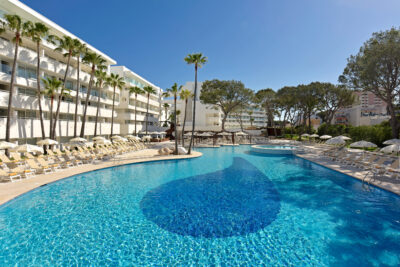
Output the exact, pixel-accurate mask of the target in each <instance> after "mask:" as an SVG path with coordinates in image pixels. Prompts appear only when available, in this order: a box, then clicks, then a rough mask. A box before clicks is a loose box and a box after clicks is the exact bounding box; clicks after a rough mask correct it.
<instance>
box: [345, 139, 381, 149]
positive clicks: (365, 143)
mask: <svg viewBox="0 0 400 267" xmlns="http://www.w3.org/2000/svg"><path fill="white" fill-rule="evenodd" d="M350 147H356V148H370V147H377V145H375V144H374V143H371V142H368V141H364V140H361V141H358V142H355V143H352V144H350Z"/></svg>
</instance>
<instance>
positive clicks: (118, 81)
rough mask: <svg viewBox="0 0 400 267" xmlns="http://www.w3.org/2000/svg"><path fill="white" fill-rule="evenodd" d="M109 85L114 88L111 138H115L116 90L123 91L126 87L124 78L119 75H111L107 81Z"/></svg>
mask: <svg viewBox="0 0 400 267" xmlns="http://www.w3.org/2000/svg"><path fill="white" fill-rule="evenodd" d="M107 84H108V85H110V86H111V87H113V104H112V116H111V136H113V133H114V132H113V130H114V108H115V90H116V89H117V88H118V89H120V90H122V89H123V88H124V86H125V82H124V77H120V76H119V75H118V74H114V73H111V74H110V76H109V77H108V79H107Z"/></svg>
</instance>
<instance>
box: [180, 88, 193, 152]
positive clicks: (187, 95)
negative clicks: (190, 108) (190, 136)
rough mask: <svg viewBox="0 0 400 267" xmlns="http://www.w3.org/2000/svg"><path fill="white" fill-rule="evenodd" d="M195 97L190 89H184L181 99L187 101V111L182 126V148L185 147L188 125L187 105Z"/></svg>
mask: <svg viewBox="0 0 400 267" xmlns="http://www.w3.org/2000/svg"><path fill="white" fill-rule="evenodd" d="M192 97H193V94H192V92H190V91H189V90H188V89H182V90H181V92H180V94H179V98H180V99H181V100H183V101H185V111H184V115H183V124H182V146H183V147H185V124H186V115H187V105H188V101H189V99H190V98H192Z"/></svg>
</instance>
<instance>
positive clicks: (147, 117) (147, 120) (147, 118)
mask: <svg viewBox="0 0 400 267" xmlns="http://www.w3.org/2000/svg"><path fill="white" fill-rule="evenodd" d="M149 102H150V93H147V110H146V135H147V124H148V122H149Z"/></svg>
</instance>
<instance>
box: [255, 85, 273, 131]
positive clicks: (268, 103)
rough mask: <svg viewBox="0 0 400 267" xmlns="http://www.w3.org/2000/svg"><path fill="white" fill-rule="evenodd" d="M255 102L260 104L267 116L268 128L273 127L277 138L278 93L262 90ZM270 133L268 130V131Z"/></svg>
mask: <svg viewBox="0 0 400 267" xmlns="http://www.w3.org/2000/svg"><path fill="white" fill-rule="evenodd" d="M254 101H255V102H256V103H257V104H259V105H260V106H261V107H262V108H263V109H264V110H265V113H266V114H267V126H268V127H272V128H273V129H274V132H275V136H276V127H275V115H276V114H277V110H276V92H275V91H274V90H272V89H271V88H267V89H262V90H259V91H257V93H256V94H255V98H254ZM267 132H268V129H267Z"/></svg>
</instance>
